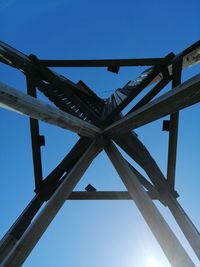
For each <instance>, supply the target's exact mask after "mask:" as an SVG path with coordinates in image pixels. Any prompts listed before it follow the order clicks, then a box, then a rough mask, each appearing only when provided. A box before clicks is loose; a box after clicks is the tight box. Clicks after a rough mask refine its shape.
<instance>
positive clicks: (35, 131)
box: [26, 77, 44, 190]
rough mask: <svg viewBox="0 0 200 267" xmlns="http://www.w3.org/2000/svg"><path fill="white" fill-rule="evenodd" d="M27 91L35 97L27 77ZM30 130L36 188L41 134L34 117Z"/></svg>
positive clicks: (39, 167)
mask: <svg viewBox="0 0 200 267" xmlns="http://www.w3.org/2000/svg"><path fill="white" fill-rule="evenodd" d="M26 81H27V92H28V94H29V95H30V96H33V97H35V98H36V89H35V85H34V82H33V80H32V79H31V78H29V77H27V78H26ZM29 120H30V130H31V143H32V154H33V167H34V175H35V188H36V190H38V189H39V188H40V186H41V184H42V161H41V150H40V147H41V145H44V143H41V140H42V139H41V136H40V133H39V122H38V120H36V119H32V118H30V119H29Z"/></svg>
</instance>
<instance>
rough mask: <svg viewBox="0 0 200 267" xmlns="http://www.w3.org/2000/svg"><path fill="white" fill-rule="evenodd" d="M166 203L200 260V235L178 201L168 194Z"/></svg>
mask: <svg viewBox="0 0 200 267" xmlns="http://www.w3.org/2000/svg"><path fill="white" fill-rule="evenodd" d="M166 203H167V205H168V207H169V210H170V211H171V213H172V215H173V217H174V218H175V220H176V222H177V224H178V225H179V227H180V229H181V230H182V232H183V234H184V235H185V237H186V239H187V241H188V242H189V244H190V245H191V247H192V248H193V251H194V253H195V254H196V255H197V257H198V259H199V260H200V233H199V231H198V230H197V228H196V227H195V225H194V224H193V223H192V221H191V220H190V218H189V217H188V215H187V214H186V212H185V211H184V209H183V208H182V207H181V205H180V204H179V203H178V201H177V200H176V199H174V198H173V197H171V195H170V194H166Z"/></svg>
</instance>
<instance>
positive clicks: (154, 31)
mask: <svg viewBox="0 0 200 267" xmlns="http://www.w3.org/2000/svg"><path fill="white" fill-rule="evenodd" d="M199 10H200V2H199V1H198V0H190V1H177V0H168V1H163V0H161V1H158V0H157V1H155V0H151V1H147V0H146V1H142V0H141V1H131V0H123V1H122V0H121V1H119V0H111V1H109V0H107V1H104V0H101V1H91V0H90V1H89V0H86V1H81V0H79V1H78V0H73V1H72V0H71V1H70V0H66V1H64V0H57V1H53V0H48V1H47V0H40V1H39V0H35V1H33V0H32V1H25V0H18V1H16V0H0V25H1V26H0V39H1V40H2V41H4V42H7V43H8V44H10V45H11V46H14V47H15V48H17V49H19V50H21V51H22V52H24V53H26V54H30V53H33V54H36V55H37V56H38V57H39V58H41V59H63V58H65V59H96V58H99V59H104V58H134V57H162V56H165V55H166V54H167V53H169V52H171V51H173V52H175V53H177V52H179V51H181V50H182V49H184V48H186V47H187V46H189V45H191V44H192V43H194V42H196V41H197V40H198V39H200V29H199V22H200V17H199ZM141 70H142V68H123V69H121V70H120V72H119V74H118V75H116V74H113V73H110V72H107V71H106V69H104V68H103V69H80V68H79V69H66V68H65V69H61V68H60V69H57V71H58V72H60V73H62V74H64V75H66V77H68V78H70V79H71V80H73V81H75V82H77V81H79V80H80V79H82V80H83V81H84V82H86V84H88V85H89V86H90V87H91V88H92V89H93V90H95V92H96V93H97V94H98V95H99V96H101V97H103V98H106V97H107V96H109V95H110V94H111V92H112V91H113V90H114V89H116V88H118V87H120V86H123V85H124V84H125V83H126V82H127V81H129V80H130V79H134V78H135V77H136V76H137V74H138V73H139V72H140V71H141ZM199 70H200V66H199V65H197V66H195V67H193V68H191V69H189V70H186V71H184V75H183V80H186V79H187V78H189V77H191V76H193V75H194V74H196V73H198V72H199ZM0 78H1V81H2V82H5V83H7V84H9V85H11V86H14V87H16V88H18V89H20V90H22V91H24V92H25V91H26V87H25V79H24V76H23V75H22V74H21V73H20V72H19V71H17V70H13V69H11V68H10V67H8V66H5V65H3V64H1V65H0ZM167 89H170V87H169V86H168V87H167ZM39 97H40V98H41V99H42V100H44V101H46V100H45V98H44V97H43V96H41V95H40V94H39ZM199 116H200V109H199V104H197V105H194V106H193V107H191V108H187V109H185V110H184V111H182V112H181V114H180V131H179V137H180V138H179V143H178V159H177V179H176V189H177V191H178V192H179V194H180V198H179V201H180V203H181V205H182V206H183V207H184V209H185V210H186V212H187V213H188V215H189V216H190V217H191V219H192V220H193V222H194V224H195V225H196V226H197V228H198V229H200V206H199V186H200V175H199V173H200V164H199V151H200V143H199V138H198V137H199V132H200V125H199ZM0 119H1V138H0V144H1V152H0V162H1V181H2V182H1V185H2V186H1V194H0V203H1V205H0V234H1V236H3V234H4V233H5V232H6V230H7V229H8V228H9V226H11V224H12V222H14V220H15V219H16V218H17V216H18V215H19V214H20V212H21V211H22V210H23V209H24V208H25V206H26V204H27V203H28V202H29V200H31V198H32V197H33V195H34V193H33V188H34V183H33V167H32V153H31V144H30V136H29V121H28V119H27V118H26V117H23V116H21V115H18V114H15V113H12V112H9V111H5V110H1V111H0ZM40 125H41V134H44V135H45V137H46V146H45V147H43V148H42V156H43V168H44V175H47V174H48V173H49V172H50V171H51V170H52V168H53V167H55V166H56V164H58V162H59V161H60V160H61V159H62V158H63V157H64V156H65V154H66V153H67V152H68V151H69V149H70V148H71V147H72V146H73V144H74V143H75V142H76V140H78V137H77V135H76V134H72V133H70V132H69V131H65V130H63V129H58V128H56V127H54V126H49V125H46V124H44V123H41V124H40ZM136 132H137V133H138V134H139V138H140V139H141V140H142V141H143V142H144V143H145V145H146V146H147V148H148V149H149V150H150V151H151V153H152V155H153V156H154V158H155V159H156V160H157V162H158V164H159V166H160V167H161V169H162V171H163V172H164V174H166V159H167V140H168V133H166V132H162V120H159V121H156V122H154V123H152V124H150V125H146V126H145V127H142V128H139V129H137V131H136ZM88 183H91V184H92V185H94V186H95V187H96V188H97V190H124V186H123V185H122V183H121V181H120V179H119V177H118V175H117V174H116V172H115V171H114V169H113V167H112V165H111V163H110V162H109V161H108V158H107V157H106V155H105V153H101V154H100V155H99V156H98V158H97V159H96V160H95V162H94V163H93V164H92V165H91V167H90V168H89V169H88V171H87V173H86V174H85V175H84V177H83V179H82V180H81V182H80V183H79V185H78V186H77V188H76V189H78V190H84V188H85V186H86V185H87V184H88ZM156 204H157V205H158V207H159V208H160V210H161V212H162V214H163V215H164V216H165V218H166V219H167V221H168V222H169V224H170V226H171V227H172V229H173V230H174V232H175V233H176V234H177V236H178V238H179V239H180V240H181V242H182V244H183V245H184V247H185V249H186V250H187V251H188V253H189V254H190V256H191V257H192V259H193V261H194V263H195V264H196V266H200V264H199V262H198V260H197V258H196V257H195V255H194V253H193V252H192V250H191V248H190V247H189V245H188V243H187V242H186V240H185V238H184V237H183V235H182V233H181V231H180V230H179V229H178V227H177V225H176V223H175V221H174V220H173V218H172V217H171V215H170V213H169V211H168V210H167V209H166V208H164V207H163V206H161V205H160V204H159V203H156ZM24 266H25V267H36V266H37V267H43V266H48V267H65V266H70V267H78V266H80V267H102V266H104V267H110V266H114V267H169V266H170V265H169V263H168V261H167V259H166V258H165V256H164V254H163V252H162V251H161V249H160V247H159V245H158V244H157V242H156V241H155V238H154V237H153V235H152V234H151V232H150V230H149V229H148V227H147V226H146V224H145V222H144V220H143V218H142V216H141V215H140V213H139V212H138V210H137V208H136V206H135V204H134V203H133V202H132V201H102V202H101V201H91V202H87V201H85V202H80V201H69V202H66V204H65V205H64V206H63V208H62V209H61V211H60V212H59V214H58V216H57V217H56V219H55V220H54V221H53V223H52V224H51V226H50V227H49V228H48V230H47V231H46V233H45V234H44V235H43V237H42V238H41V240H40V242H39V243H38V244H37V246H36V247H35V249H34V250H33V252H32V253H31V255H30V257H29V258H28V260H27V261H26V262H25V264H24Z"/></svg>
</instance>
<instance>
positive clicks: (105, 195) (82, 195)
mask: <svg viewBox="0 0 200 267" xmlns="http://www.w3.org/2000/svg"><path fill="white" fill-rule="evenodd" d="M147 193H148V194H149V195H150V197H151V198H152V199H154V197H153V196H152V195H151V194H150V192H147ZM67 200H132V198H131V196H130V194H129V192H127V191H94V192H93V191H88V192H87V191H74V192H72V193H71V195H70V196H69V198H68V199H67Z"/></svg>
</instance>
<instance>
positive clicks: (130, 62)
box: [40, 58, 163, 67]
mask: <svg viewBox="0 0 200 267" xmlns="http://www.w3.org/2000/svg"><path fill="white" fill-rule="evenodd" d="M40 61H41V63H42V64H43V65H44V66H47V67H115V66H118V67H122V66H123V67H131V66H152V65H157V64H160V63H161V62H163V58H134V59H90V60H85V59H84V60H62V59H58V60H57V59H55V60H47V59H44V60H40Z"/></svg>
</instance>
